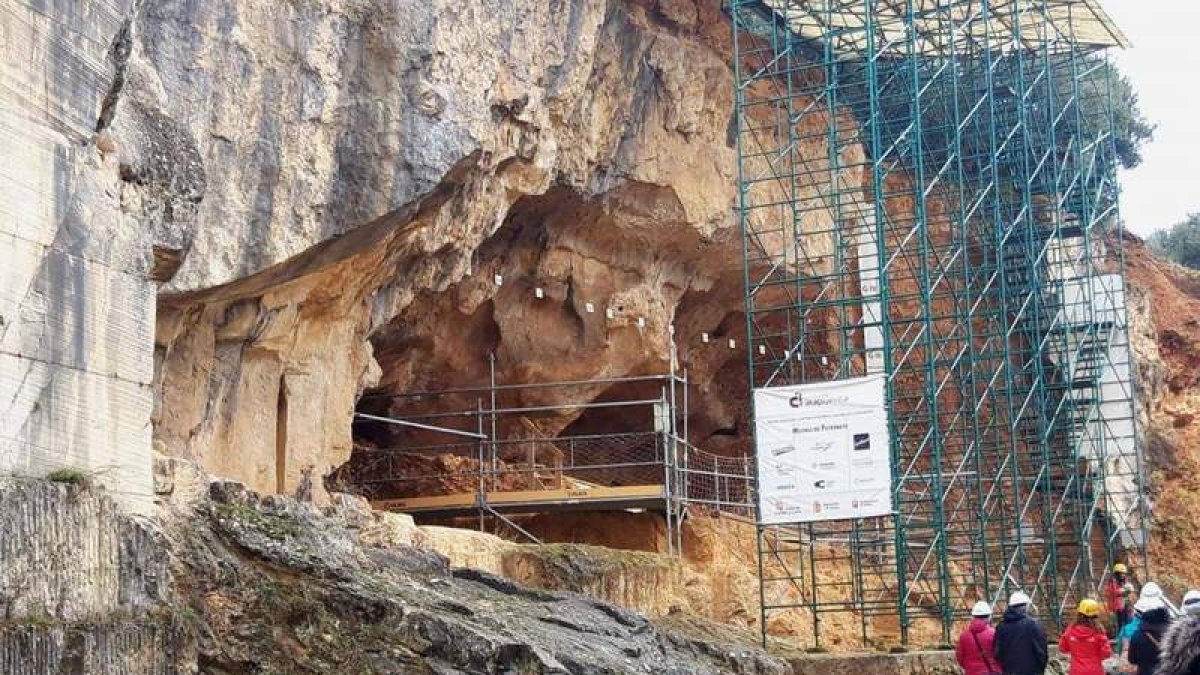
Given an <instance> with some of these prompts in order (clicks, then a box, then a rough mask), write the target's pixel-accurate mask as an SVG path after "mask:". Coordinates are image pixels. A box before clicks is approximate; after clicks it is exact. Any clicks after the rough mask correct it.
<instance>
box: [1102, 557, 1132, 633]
mask: <svg viewBox="0 0 1200 675" xmlns="http://www.w3.org/2000/svg"><path fill="white" fill-rule="evenodd" d="M1128 574H1129V568H1127V567H1125V565H1124V564H1122V563H1117V564H1115V565H1113V566H1112V576H1111V577H1109V578H1108V581H1106V582H1104V600H1105V604H1106V605H1108V612H1109V613H1110V614H1112V616H1113V618H1114V619H1116V630H1115V631H1114V632H1113V634H1114V635H1120V634H1121V629H1122V628H1124V627H1125V624H1127V623H1129V621H1130V619H1132V618H1133V600H1132V597H1131V596H1132V595H1133V590H1134V589H1133V584H1132V583H1130V582H1129V578H1128Z"/></svg>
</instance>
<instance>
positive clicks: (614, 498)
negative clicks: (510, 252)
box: [336, 373, 750, 553]
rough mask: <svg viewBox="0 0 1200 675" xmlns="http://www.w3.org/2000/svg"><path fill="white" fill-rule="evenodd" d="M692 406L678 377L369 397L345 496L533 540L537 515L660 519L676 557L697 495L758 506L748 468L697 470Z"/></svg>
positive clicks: (360, 413) (341, 475)
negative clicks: (716, 489)
mask: <svg viewBox="0 0 1200 675" xmlns="http://www.w3.org/2000/svg"><path fill="white" fill-rule="evenodd" d="M687 399H688V396H687V382H686V380H685V379H684V378H683V377H680V376H678V375H677V374H674V373H669V374H664V375H639V376H630V377H617V378H606V379H593V380H579V381H562V382H540V383H519V384H508V383H502V382H497V381H492V382H489V383H488V384H486V385H483V386H474V387H460V388H456V389H447V390H440V391H409V392H392V391H382V390H380V391H373V392H368V393H367V394H365V395H364V396H363V397H362V399H361V401H360V403H359V405H358V410H357V412H356V419H355V425H354V430H355V448H354V452H353V455H352V457H351V459H350V462H348V463H347V464H346V465H345V466H343V467H341V468H340V469H339V470H338V472H336V474H337V480H338V481H340V482H341V483H342V485H341V486H339V489H345V488H346V487H349V489H351V490H353V491H356V492H358V493H360V494H364V495H365V496H367V497H368V498H369V499H370V500H371V501H372V503H373V504H374V505H375V506H376V507H377V508H384V509H392V510H398V511H404V512H408V513H412V514H413V515H415V516H418V517H420V518H422V519H423V520H429V519H445V518H463V517H471V516H478V518H479V521H480V523H483V522H484V521H485V520H486V519H491V520H492V522H496V523H500V524H502V525H503V526H504V527H507V528H510V529H512V530H515V531H517V532H518V533H520V534H522V535H524V536H528V537H529V538H532V539H536V537H535V536H534V535H533V533H531V532H529V531H527V530H526V529H525V528H523V527H522V525H521V523H522V522H527V519H528V518H532V517H536V516H539V515H545V514H549V513H554V512H562V511H633V512H652V513H658V514H661V516H662V517H663V520H664V521H665V527H666V532H667V536H666V539H667V550H668V552H670V553H674V552H676V551H678V550H679V547H680V536H679V534H680V533H679V527H678V525H679V522H680V519H681V518H682V514H683V512H684V509H685V507H686V506H687V505H688V504H689V493H690V492H691V491H692V488H695V489H696V492H697V494H704V495H707V494H711V493H712V491H711V490H710V489H708V488H709V487H710V486H715V485H718V484H721V483H722V482H723V483H724V484H725V485H726V488H727V489H726V490H725V495H726V497H731V496H733V495H734V494H736V495H737V496H738V497H737V498H738V499H739V500H742V502H741V506H743V507H747V508H748V507H749V504H748V502H747V501H745V500H748V499H749V494H750V492H749V489H748V487H749V480H750V476H749V472H748V468H749V467H748V466H746V465H745V464H744V463H742V462H739V464H738V471H739V475H737V476H734V475H732V473H730V475H728V476H719V475H717V474H716V473H714V471H715V467H714V466H708V465H707V464H706V467H707V468H706V469H705V470H704V475H703V476H699V475H696V474H695V472H694V471H693V470H692V469H691V468H690V467H689V465H688V461H689V459H691V458H698V457H701V456H702V455H704V453H700V452H699V451H698V450H697V449H695V448H693V447H692V446H691V445H690V444H688V442H687V431H686V426H687V422H686V420H687ZM706 461H707V460H706ZM725 468H728V467H725ZM738 481H740V484H741V486H742V487H740V488H738V489H736V490H730V489H728V487H729V486H731V485H733V484H735V483H736V482H738Z"/></svg>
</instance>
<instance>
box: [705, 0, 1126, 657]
mask: <svg viewBox="0 0 1200 675" xmlns="http://www.w3.org/2000/svg"><path fill="white" fill-rule="evenodd" d="M729 11H730V14H731V16H732V19H733V32H734V50H735V52H734V68H735V76H736V97H735V105H736V116H737V124H738V156H739V166H738V171H739V191H738V192H739V213H740V223H741V229H742V234H743V243H744V246H743V252H744V268H745V279H744V281H745V307H746V330H747V338H748V349H747V354H748V357H747V358H748V369H749V379H750V385H751V387H752V388H755V387H766V386H775V385H792V384H803V383H809V382H821V381H836V380H841V379H848V378H851V377H856V376H860V375H865V374H869V373H877V372H882V373H886V375H887V401H888V407H889V424H890V432H891V448H890V450H891V458H892V462H891V463H892V474H893V494H892V499H893V514H892V516H890V517H884V518H871V519H860V520H852V521H835V522H822V523H810V524H796V525H791V526H780V527H761V526H760V527H759V532H758V552H759V579H760V599H761V607H762V616H761V623H760V626H761V628H762V631H763V639H764V643H765V640H766V634H767V630H768V623H769V620H770V618H771V616H772V615H773V614H774V613H775V612H780V611H787V610H792V609H801V610H806V611H808V612H810V613H811V617H812V636H811V638H812V644H813V646H815V647H820V646H822V639H823V635H822V630H821V622H822V620H823V619H824V618H827V617H828V616H829V615H830V614H834V613H852V614H854V615H856V616H857V617H858V621H859V624H860V634H859V636H858V639H859V640H860V641H861V644H862V646H864V647H868V646H883V645H885V644H887V643H888V642H892V643H896V642H898V643H899V644H901V645H904V646H908V645H910V644H913V643H917V642H923V643H926V644H936V643H943V644H944V643H949V642H950V638H951V636H952V634H953V629H954V623H955V622H956V621H960V620H962V619H965V618H966V617H967V616H968V613H969V609H970V606H971V604H972V603H973V602H974V601H976V600H988V601H990V602H993V603H995V602H997V601H999V600H1000V599H1002V598H1003V597H1005V596H1006V595H1007V594H1008V593H1009V592H1011V591H1013V590H1016V589H1018V588H1019V589H1021V590H1024V591H1026V592H1028V593H1029V594H1030V595H1031V596H1032V597H1033V599H1034V603H1035V606H1037V607H1039V608H1040V610H1041V611H1042V613H1043V615H1044V616H1045V618H1047V619H1048V620H1049V621H1050V622H1051V624H1052V628H1056V629H1061V628H1062V626H1063V622H1064V617H1066V616H1068V608H1069V607H1071V606H1072V605H1073V604H1074V603H1075V602H1077V601H1078V600H1079V599H1081V598H1082V597H1086V596H1088V595H1094V594H1095V593H1096V592H1097V589H1098V588H1099V585H1100V584H1101V583H1102V581H1103V580H1104V578H1105V574H1106V572H1107V570H1108V569H1109V568H1110V567H1111V564H1112V563H1113V562H1114V561H1118V560H1120V561H1128V562H1131V563H1134V564H1135V567H1140V569H1143V570H1144V569H1145V567H1146V563H1147V560H1146V554H1145V537H1146V527H1145V525H1146V522H1147V520H1146V502H1145V499H1144V496H1143V484H1142V476H1143V472H1142V465H1143V458H1142V454H1141V452H1142V451H1141V446H1140V441H1139V437H1138V436H1139V435H1138V431H1137V415H1136V407H1135V396H1136V392H1135V391H1134V378H1133V368H1132V360H1131V356H1130V350H1129V335H1128V333H1129V330H1128V319H1127V316H1126V311H1125V297H1124V282H1123V270H1124V258H1123V253H1122V250H1121V245H1120V243H1121V239H1122V237H1121V224H1120V222H1119V218H1118V210H1117V196H1118V195H1117V193H1118V189H1117V185H1116V182H1115V172H1116V146H1115V138H1114V136H1113V133H1112V129H1113V118H1112V105H1111V100H1110V99H1111V94H1112V92H1111V88H1112V85H1111V82H1110V81H1109V78H1110V77H1111V71H1110V69H1109V68H1108V66H1107V63H1106V61H1105V58H1106V57H1105V55H1104V49H1105V48H1106V47H1109V46H1119V45H1121V44H1122V42H1123V38H1122V37H1121V36H1120V33H1119V31H1118V30H1116V29H1115V27H1113V26H1112V25H1111V22H1107V17H1104V15H1103V12H1102V11H1101V10H1099V9H1098V7H1096V5H1095V3H1094V2H1084V1H1083V0H993V1H992V2H988V1H987V0H824V1H822V2H815V1H811V0H809V1H798V0H732V2H731V3H730V5H729ZM1085 11H1086V13H1087V14H1086V16H1085V15H1084V12H1085ZM1075 13H1078V16H1076V15H1075ZM1131 557H1132V558H1134V559H1130V558H1131ZM843 637H844V636H843Z"/></svg>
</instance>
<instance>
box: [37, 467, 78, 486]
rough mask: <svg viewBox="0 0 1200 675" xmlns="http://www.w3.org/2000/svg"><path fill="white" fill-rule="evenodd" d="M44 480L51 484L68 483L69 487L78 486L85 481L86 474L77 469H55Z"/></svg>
mask: <svg viewBox="0 0 1200 675" xmlns="http://www.w3.org/2000/svg"><path fill="white" fill-rule="evenodd" d="M46 480H48V481H50V482H52V483H68V484H70V485H78V484H80V483H82V482H84V481H85V480H87V474H85V473H84V472H82V471H80V470H79V469H72V468H65V469H55V470H54V471H51V472H50V473H48V474H46Z"/></svg>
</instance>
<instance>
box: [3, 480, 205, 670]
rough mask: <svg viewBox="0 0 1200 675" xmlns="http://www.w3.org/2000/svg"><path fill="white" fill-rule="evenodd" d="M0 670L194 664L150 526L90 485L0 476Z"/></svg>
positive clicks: (164, 556)
mask: <svg viewBox="0 0 1200 675" xmlns="http://www.w3.org/2000/svg"><path fill="white" fill-rule="evenodd" d="M0 532H3V533H4V536H3V537H0V672H4V673H11V674H12V675H41V674H43V673H79V674H81V675H109V674H110V673H129V674H130V675H142V674H145V675H166V674H168V673H177V672H185V670H184V669H185V665H184V664H186V663H188V662H191V663H194V662H195V657H194V653H193V652H192V651H191V639H190V637H189V633H188V631H187V630H186V625H185V623H184V621H183V619H182V618H181V617H180V615H179V614H178V613H176V612H174V611H172V605H171V599H172V597H173V594H172V592H171V583H172V576H171V572H170V562H169V560H168V551H167V548H166V546H165V541H164V539H163V537H162V535H161V533H160V532H159V531H158V530H157V528H155V527H154V526H153V525H152V524H150V523H147V522H145V521H143V520H141V519H133V518H130V517H129V516H127V515H125V513H124V512H123V509H121V507H119V506H118V504H117V503H116V502H114V501H113V499H112V498H111V497H110V496H109V495H108V494H106V493H105V492H104V491H103V490H100V489H97V488H95V487H93V486H91V485H89V484H88V483H87V482H86V481H71V482H48V481H45V480H31V479H22V480H11V479H10V480H5V481H2V482H0Z"/></svg>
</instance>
